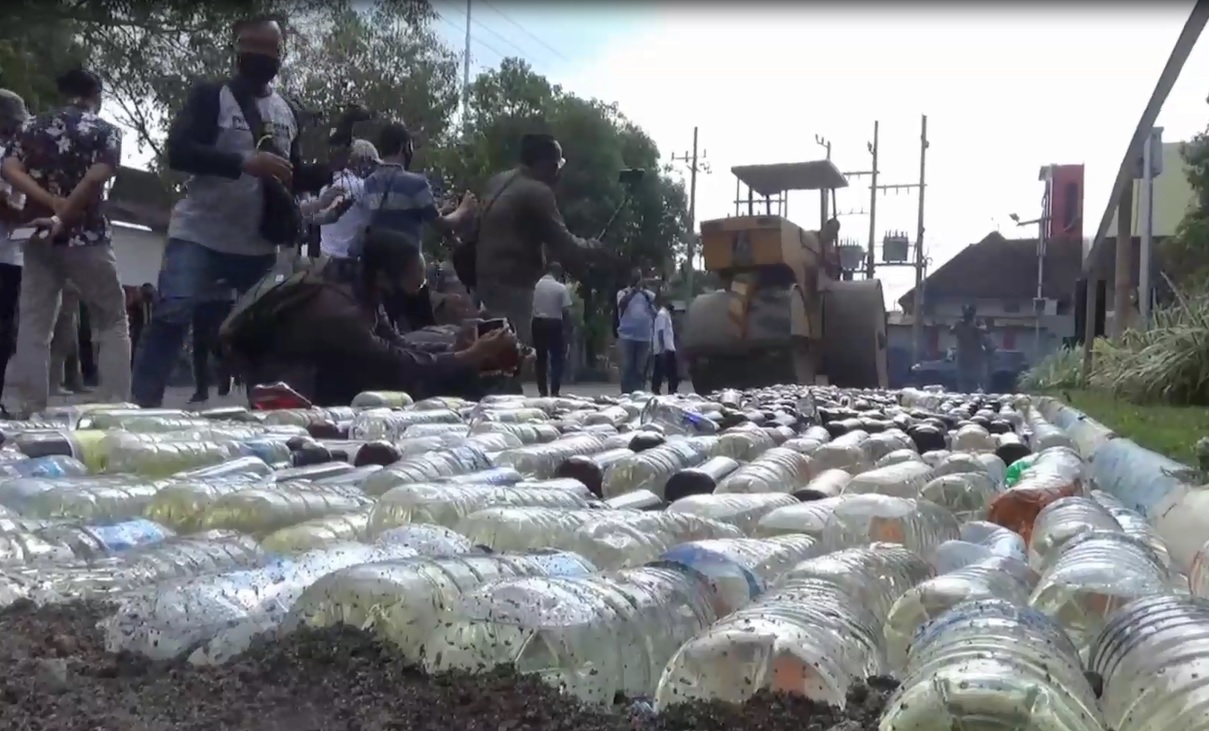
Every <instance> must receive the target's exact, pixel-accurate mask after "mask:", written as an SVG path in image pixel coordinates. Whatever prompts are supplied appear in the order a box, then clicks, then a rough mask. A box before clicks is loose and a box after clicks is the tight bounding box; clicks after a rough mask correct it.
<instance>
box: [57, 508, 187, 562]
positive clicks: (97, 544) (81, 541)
mask: <svg viewBox="0 0 1209 731" xmlns="http://www.w3.org/2000/svg"><path fill="white" fill-rule="evenodd" d="M36 532H37V535H38V537H39V538H42V539H43V540H45V541H47V542H49V543H53V544H56V545H60V546H64V547H66V548H67V549H68V550H69V551H71V554H72V555H73V556H75V557H76V558H83V559H90V558H100V557H104V556H107V555H110V554H114V553H119V552H121V551H129V550H131V549H133V548H140V547H144V546H151V545H154V544H156V543H160V542H162V541H165V540H167V539H169V538H172V537H174V536H175V535H176V534H175V533H173V532H172V531H171V530H170V529H168V528H166V527H165V526H162V525H160V524H159V523H156V522H154V521H151V520H145V519H143V518H135V519H133V520H124V521H122V522H120V523H114V524H112V525H72V524H60V525H49V526H46V527H43V528H39V529H38V530H37V531H36Z"/></svg>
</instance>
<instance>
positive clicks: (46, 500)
mask: <svg viewBox="0 0 1209 731" xmlns="http://www.w3.org/2000/svg"><path fill="white" fill-rule="evenodd" d="M13 482H17V480H12V481H10V482H8V483H5V484H4V487H6V488H7V487H11V486H12V483H13ZM21 482H23V483H26V484H27V487H29V488H31V489H30V491H29V492H28V493H27V496H26V498H25V499H24V500H22V501H21V502H19V503H13V502H9V503H8V504H9V506H10V507H14V508H16V509H17V511H18V512H20V513H21V514H22V515H23V516H24V517H27V518H62V519H64V520H81V521H90V522H96V523H105V522H116V521H121V520H129V519H131V518H137V517H140V516H141V515H142V514H143V511H144V510H145V509H146V507H147V505H149V504H150V502H151V499H152V498H153V497H155V494H156V492H158V491H159V488H160V486H159V485H158V484H157V483H155V482H151V481H149V480H145V479H142V478H139V477H134V476H131V475H88V476H85V477H64V478H60V479H57V480H41V481H39V480H33V479H31V480H21ZM35 482H40V483H41V484H39V485H37V486H35V485H33V483H35ZM35 490H36V491H35ZM6 502H7V501H6Z"/></svg>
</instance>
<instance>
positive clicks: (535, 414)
mask: <svg viewBox="0 0 1209 731" xmlns="http://www.w3.org/2000/svg"><path fill="white" fill-rule="evenodd" d="M597 413H599V412H597ZM627 416H628V415H627V414H626V412H625V410H624V409H621V417H622V420H623V421H624V420H625V418H626V417H627ZM602 418H603V419H604V420H605V421H608V422H612V421H613V420H614V419H616V418H617V414H616V411H614V412H613V413H612V414H611V415H605V416H604V417H602ZM548 419H549V417H547V416H546V412H545V411H542V410H541V409H529V408H524V407H519V408H508V409H500V408H482V407H478V408H475V409H473V410H472V411H471V412H470V418H469V421H470V423H471V424H478V423H480V422H484V421H500V422H507V423H511V424H527V423H532V422H544V421H547V420H548Z"/></svg>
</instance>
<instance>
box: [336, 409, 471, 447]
mask: <svg viewBox="0 0 1209 731" xmlns="http://www.w3.org/2000/svg"><path fill="white" fill-rule="evenodd" d="M461 422H462V419H461V417H459V416H458V414H457V412H455V411H451V410H449V409H419V408H418V406H417V408H416V409H409V410H407V411H395V410H393V409H366V410H365V411H359V412H357V415H356V416H354V417H353V423H352V424H351V425H350V426H349V429H348V436H349V438H350V439H362V440H365V441H372V440H374V439H388V440H394V439H398V438H399V437H401V436H403V432H404V431H405V430H406V429H407V428H408V427H409V426H411V425H413V424H460V423H461Z"/></svg>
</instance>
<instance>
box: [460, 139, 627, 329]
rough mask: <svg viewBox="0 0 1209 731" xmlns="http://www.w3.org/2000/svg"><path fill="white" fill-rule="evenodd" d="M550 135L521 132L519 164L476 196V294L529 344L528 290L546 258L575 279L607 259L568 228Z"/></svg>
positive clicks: (558, 155) (559, 156) (557, 151)
mask: <svg viewBox="0 0 1209 731" xmlns="http://www.w3.org/2000/svg"><path fill="white" fill-rule="evenodd" d="M564 162H565V160H563V150H562V146H561V145H559V144H558V140H556V139H554V137H553V136H551V135H545V134H542V135H536V134H534V135H525V137H524V138H523V139H522V140H521V164H520V165H519V166H518V167H516V168H514V169H512V170H509V171H507V172H503V173H500V174H498V175H496V176H495V177H493V178H492V179H491V180H490V181H488V183H487V189H486V191H485V192H484V195H483V197H482V198H480V200H479V211H480V214H479V215H480V219H479V234H478V245H477V252H476V262H475V265H476V269H477V271H478V286H477V287H476V288H475V293H476V294H477V295H478V297H479V299H480V300H481V301H482V303H483V307H484V308H485V309H486V310H487V312H488V313H490V314H491V315H493V316H495V317H507V318H508V319H509V320H511V321H512V325H513V326H514V327H515V328H516V333H517V337H518V339H519V340H520V341H521V342H522V343H524V344H526V345H532V344H533V333H532V319H533V288H534V286H536V285H537V280H539V279H541V278H542V275H543V274H545V272H546V256H547V255H548V256H549V257H550V258H551V259H553V260H555V261H557V262H559V263H560V264H562V265H563V268H564V269H565V270H566V271H567V272H568V273H570V274H571V275H572V276H574V277H576V278H577V279H582V278H583V275H584V273H585V271H586V269H587V268H588V266H589V264H591V263H593V262H597V261H601V260H603V259H604V258H606V256H607V255H606V253H605V252H603V251H602V250H601V248H600V242H599V241H594V240H590V239H583V238H580V237H579V236H576V235H575V234H573V233H571V232H570V231H569V230H567V224H566V222H565V221H563V217H562V214H561V213H559V210H558V202H557V201H556V200H555V198H554V190H553V186H554V184H555V183H557V182H558V178H559V174H560V172H561V171H562V167H563V163H564Z"/></svg>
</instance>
